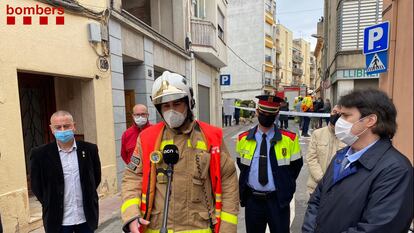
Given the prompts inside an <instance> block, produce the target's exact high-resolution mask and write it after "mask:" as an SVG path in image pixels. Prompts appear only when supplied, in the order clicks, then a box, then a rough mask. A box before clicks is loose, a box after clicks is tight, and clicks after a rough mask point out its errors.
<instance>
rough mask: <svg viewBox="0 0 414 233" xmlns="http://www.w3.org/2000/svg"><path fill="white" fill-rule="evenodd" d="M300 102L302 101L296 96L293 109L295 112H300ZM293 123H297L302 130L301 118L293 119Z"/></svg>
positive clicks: (300, 97)
mask: <svg viewBox="0 0 414 233" xmlns="http://www.w3.org/2000/svg"><path fill="white" fill-rule="evenodd" d="M302 100H303V98H302V96H298V97H297V99H295V106H294V108H295V111H296V112H301V111H302V108H301V105H302ZM295 121H296V122H297V123H298V125H299V129H300V130H302V117H301V116H297V117H295Z"/></svg>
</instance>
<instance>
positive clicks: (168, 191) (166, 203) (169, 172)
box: [160, 164, 173, 233]
mask: <svg viewBox="0 0 414 233" xmlns="http://www.w3.org/2000/svg"><path fill="white" fill-rule="evenodd" d="M162 172H163V173H164V174H165V175H167V178H168V182H167V189H166V190H165V200H164V211H163V219H162V226H161V229H160V233H168V229H167V220H168V208H169V206H170V195H171V180H172V174H173V168H172V165H171V164H168V168H167V169H165V170H163V171H162Z"/></svg>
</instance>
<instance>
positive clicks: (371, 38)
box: [368, 27, 384, 50]
mask: <svg viewBox="0 0 414 233" xmlns="http://www.w3.org/2000/svg"><path fill="white" fill-rule="evenodd" d="M382 35H384V30H383V29H382V28H381V27H377V28H373V29H371V30H369V31H368V50H373V49H374V44H375V42H378V41H379V40H380V39H381V38H382ZM376 47H377V48H381V46H380V45H377V46H376Z"/></svg>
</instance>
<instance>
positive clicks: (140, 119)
mask: <svg viewBox="0 0 414 233" xmlns="http://www.w3.org/2000/svg"><path fill="white" fill-rule="evenodd" d="M131 117H132V119H133V122H134V123H133V124H132V125H131V127H129V128H128V129H127V130H125V132H124V133H123V134H122V140H121V143H122V145H121V157H122V159H123V160H124V162H125V164H128V163H129V161H131V156H132V153H133V152H134V149H135V145H136V144H137V138H138V136H139V134H140V133H141V132H142V131H143V130H144V129H146V128H148V127H149V126H151V124H150V123H149V121H148V117H149V114H148V109H147V107H146V106H145V105H143V104H137V105H135V106H134V108H133V109H132V116H131Z"/></svg>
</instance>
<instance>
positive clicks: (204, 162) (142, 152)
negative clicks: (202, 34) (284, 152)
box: [121, 71, 239, 233]
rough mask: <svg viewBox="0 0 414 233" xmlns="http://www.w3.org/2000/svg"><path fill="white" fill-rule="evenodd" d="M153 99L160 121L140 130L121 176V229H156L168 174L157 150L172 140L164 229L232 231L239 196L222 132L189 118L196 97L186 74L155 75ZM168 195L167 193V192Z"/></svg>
mask: <svg viewBox="0 0 414 233" xmlns="http://www.w3.org/2000/svg"><path fill="white" fill-rule="evenodd" d="M152 102H153V104H154V105H155V107H156V108H157V111H158V112H159V113H160V115H161V116H162V117H163V120H164V121H163V122H160V123H158V124H156V125H153V126H151V127H149V128H147V129H145V130H144V131H142V132H141V134H140V136H139V137H138V140H137V145H136V148H135V151H134V153H133V155H132V157H131V161H130V163H129V164H128V166H127V169H126V170H125V174H124V178H123V180H122V200H123V204H122V207H121V214H122V220H123V224H124V226H123V230H124V231H125V232H132V233H138V232H146V233H148V232H149V233H152V232H159V231H160V228H161V226H162V219H163V210H164V200H165V198H166V197H165V190H166V186H167V185H166V183H167V178H166V176H165V175H164V174H163V173H157V171H159V170H160V168H165V167H166V166H167V165H166V164H165V163H164V162H163V160H162V153H161V152H160V151H162V150H163V148H164V147H165V146H166V145H170V144H174V145H176V146H177V147H178V150H179V160H178V162H177V164H175V165H174V174H173V179H172V184H171V195H170V197H169V199H170V205H169V210H168V211H169V215H168V224H167V229H168V232H170V231H172V232H175V233H179V232H186V233H192V232H194V233H210V232H213V230H214V232H215V233H218V232H222V233H235V232H236V230H237V214H238V211H239V197H238V195H237V193H238V185H237V173H236V167H235V164H234V161H233V159H232V158H231V156H230V155H229V153H228V151H227V149H226V146H225V144H224V142H223V141H222V131H221V129H219V128H216V127H214V126H211V125H209V124H207V123H204V122H201V121H195V120H194V119H193V118H194V117H193V112H192V110H193V107H194V99H193V94H192V90H191V89H190V88H189V87H188V86H187V85H186V80H185V79H184V77H182V76H181V75H178V74H174V73H170V72H168V71H166V72H164V73H163V74H162V75H161V76H160V77H159V78H158V79H157V80H155V82H154V85H153V88H152ZM167 198H168V197H167Z"/></svg>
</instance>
